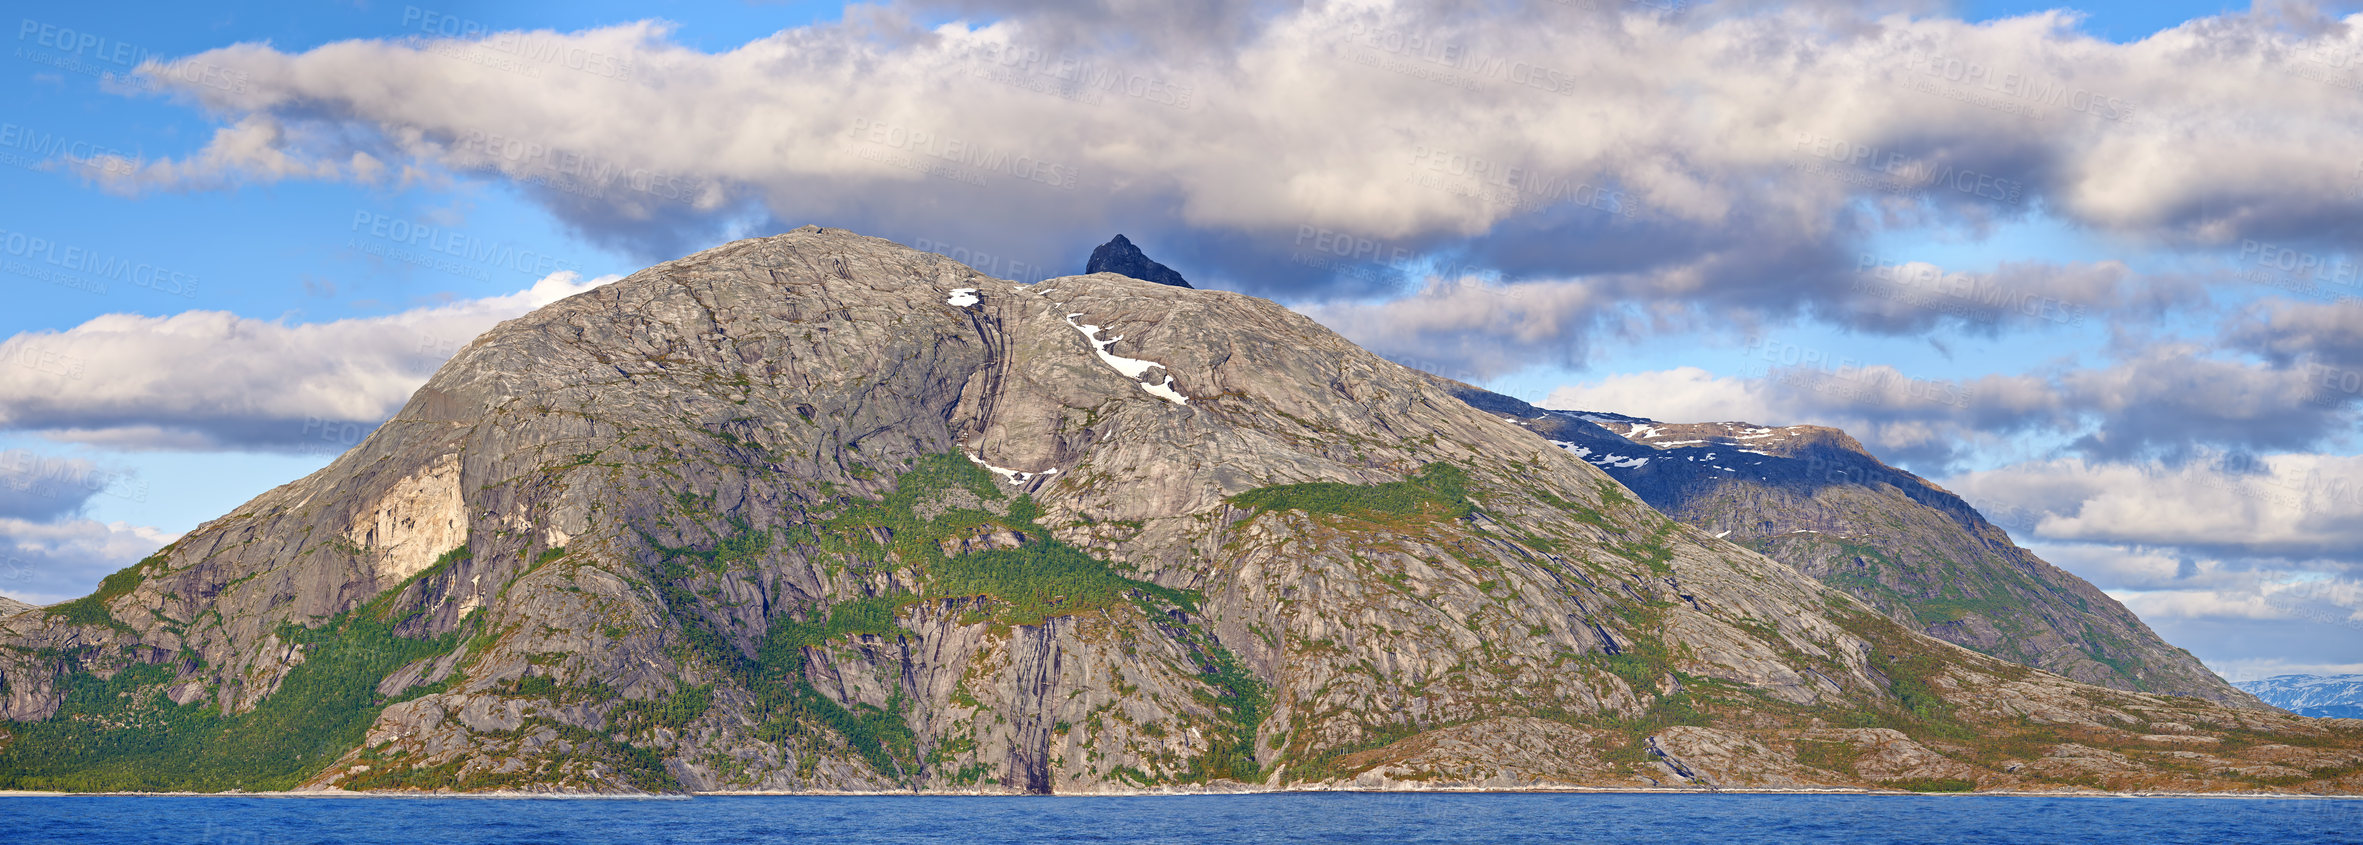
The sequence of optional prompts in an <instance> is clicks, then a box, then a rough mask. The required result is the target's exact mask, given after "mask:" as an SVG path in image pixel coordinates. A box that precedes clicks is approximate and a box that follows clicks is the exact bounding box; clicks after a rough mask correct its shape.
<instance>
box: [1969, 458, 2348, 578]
mask: <svg viewBox="0 0 2363 845" xmlns="http://www.w3.org/2000/svg"><path fill="white" fill-rule="evenodd" d="M1944 483H1945V485H1946V486H1947V487H1948V488H1950V489H1952V490H1953V491H1955V492H1957V493H1959V494H1961V496H1962V497H1963V498H1966V499H1968V500H1969V501H1970V502H1971V503H1972V504H1974V505H1976V506H1977V507H1978V508H1979V510H1981V511H1984V512H1985V513H1987V514H1988V516H1989V517H1991V518H1993V519H1995V520H1996V521H1997V522H2001V523H2003V524H2005V525H2011V526H2014V527H2018V529H2019V530H2021V531H2023V532H2027V533H2030V534H2031V536H2033V537H2035V538H2038V539H2042V540H2050V541H2078V542H2093V543H2117V544H2131V545H2141V546H2149V547H2167V548H2178V549H2184V550H2189V551H2192V552H2197V553H2206V554H2218V555H2227V556H2236V557H2274V558H2282V559H2292V560H2306V559H2318V558H2319V559H2335V560H2340V561H2346V562H2349V563H2363V457H2354V456H2336V455H2316V454H2285V455H2272V456H2267V457H2261V458H2254V459H2243V460H2238V461H2232V462H2229V463H2227V462H2224V461H2216V462H2206V461H2193V462H2189V463H2185V464H2182V465H2179V466H2168V465H2164V464H2158V463H2149V464H2111V463H2090V462H2087V461H2085V460H2083V459H2081V458H2060V459H2055V460H2047V461H2036V462H2029V463H2022V464H2017V465H2013V466H2009V467H2004V468H2001V469H1995V470H1989V471H1984V472H1972V473H1967V474H1964V475H1960V476H1955V477H1953V478H1949V479H1946V480H1945V482H1944Z"/></svg>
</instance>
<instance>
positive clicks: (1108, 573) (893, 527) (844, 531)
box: [644, 453, 1262, 780]
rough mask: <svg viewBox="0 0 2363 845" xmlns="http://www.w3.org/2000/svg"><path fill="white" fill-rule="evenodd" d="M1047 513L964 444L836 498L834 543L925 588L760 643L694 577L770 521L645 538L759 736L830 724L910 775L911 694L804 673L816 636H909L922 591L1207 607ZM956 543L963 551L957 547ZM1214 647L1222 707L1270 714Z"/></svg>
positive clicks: (913, 761) (1000, 599)
mask: <svg viewBox="0 0 2363 845" xmlns="http://www.w3.org/2000/svg"><path fill="white" fill-rule="evenodd" d="M1040 515H1041V508H1040V506H1038V505H1036V504H1035V503H1034V501H1033V500H1032V498H1031V497H1026V496H1020V497H1018V498H1016V499H1014V500H1012V499H1010V498H1009V497H1008V496H1007V495H1006V494H1004V493H1003V492H1002V491H1001V490H1000V489H999V488H998V487H997V486H996V485H995V483H994V480H993V476H992V475H991V474H990V473H988V472H987V471H985V470H984V469H983V468H981V467H979V466H977V465H976V464H974V463H973V462H971V461H969V460H968V459H967V458H965V457H964V456H961V455H959V454H957V453H950V454H940V455H931V456H927V457H924V458H921V459H920V460H919V461H917V462H916V463H915V464H914V465H913V466H912V467H911V469H909V470H908V471H906V472H904V473H903V474H902V475H901V476H899V477H898V478H897V479H896V482H895V487H894V489H892V490H890V491H888V492H887V493H886V494H885V495H884V496H882V497H880V498H879V499H877V500H875V501H842V502H839V503H838V510H837V512H835V513H834V514H831V515H829V516H828V517H826V518H824V519H822V520H820V521H819V522H818V524H817V525H815V526H813V527H812V528H810V529H807V530H810V531H812V532H813V533H812V534H811V535H809V536H810V539H811V540H812V541H813V542H814V543H815V544H817V545H818V546H819V547H820V548H821V549H822V550H824V551H831V552H836V553H839V554H843V555H846V556H848V557H850V558H852V559H854V560H855V561H857V562H861V563H866V564H869V565H884V564H888V563H890V562H891V563H893V564H896V565H902V566H914V567H916V568H917V569H918V570H919V571H920V572H921V573H922V576H923V578H922V583H921V584H920V585H919V590H918V591H917V592H912V593H893V594H886V595H875V596H866V597H862V598H857V599H853V600H849V601H842V602H837V603H835V604H832V605H828V606H826V607H821V608H815V609H812V610H810V611H808V612H807V614H806V617H805V619H803V620H801V621H799V620H796V619H793V618H788V617H781V618H778V619H775V620H773V621H772V622H771V624H770V627H769V630H767V631H766V632H765V633H764V635H763V636H762V638H761V639H760V640H758V641H757V642H756V643H755V647H754V649H753V651H754V653H753V654H752V655H751V656H750V655H748V654H746V653H745V652H744V651H742V650H741V649H740V648H738V647H737V646H736V645H734V644H733V643H732V641H731V640H730V639H729V638H728V637H727V636H725V635H724V633H723V632H722V631H720V630H717V629H716V628H715V627H714V626H713V625H712V624H711V623H710V622H709V621H708V620H707V618H706V616H705V615H704V614H701V613H698V612H697V611H696V608H698V607H699V606H700V602H701V601H702V598H701V597H700V595H699V594H698V592H697V591H695V590H693V589H691V588H690V587H689V586H688V584H689V583H690V582H691V581H692V580H694V579H695V578H697V577H698V575H699V574H700V571H701V570H703V571H705V572H709V573H714V574H720V573H722V572H724V571H725V570H726V569H727V568H728V565H729V564H731V563H733V562H735V561H738V560H742V559H746V558H750V557H753V556H755V555H758V554H761V553H762V552H764V551H765V550H767V549H768V548H769V547H770V544H771V539H772V535H771V533H769V532H764V531H758V530H756V529H754V528H752V527H751V526H749V525H748V524H747V523H745V522H744V521H739V520H735V519H734V520H732V521H731V523H730V525H731V527H732V529H733V533H731V534H730V535H727V536H725V537H723V538H722V539H721V540H719V541H717V543H716V544H715V546H714V548H712V549H708V550H696V549H686V548H674V547H669V546H664V545H662V544H659V543H657V542H656V541H655V540H654V539H649V541H648V542H649V544H650V546H651V547H652V548H654V549H656V550H657V552H658V553H659V555H660V558H661V560H662V563H661V570H662V575H663V576H664V577H663V578H662V579H661V580H660V582H659V590H660V592H661V593H662V594H663V596H664V599H665V603H666V606H667V607H669V608H672V609H673V611H674V613H675V616H676V618H677V619H678V620H679V621H680V622H681V624H682V627H683V628H684V629H685V630H686V631H687V632H688V634H689V638H690V641H691V643H692V644H693V646H695V647H696V648H697V650H698V651H699V653H700V654H701V655H703V656H704V657H705V658H706V659H707V660H708V661H710V662H711V663H713V664H714V665H717V666H719V667H722V668H723V669H724V671H726V672H728V673H729V674H730V675H732V676H733V677H734V678H736V679H737V680H738V681H739V682H740V684H741V685H742V686H743V687H745V688H746V689H747V690H748V691H749V692H751V693H753V694H754V695H755V697H756V703H755V708H754V709H755V711H756V715H757V717H758V718H759V719H761V720H762V727H761V729H760V730H759V735H761V736H762V737H763V738H764V739H766V740H768V741H772V742H780V741H783V740H787V739H789V738H791V737H796V736H806V735H810V733H811V731H812V730H813V729H814V728H815V727H825V728H827V730H828V731H829V732H831V733H834V734H835V735H836V736H838V737H842V738H843V740H844V742H845V744H846V747H847V748H848V749H849V750H851V751H852V752H854V753H855V754H857V755H859V756H860V757H861V758H862V759H863V760H864V761H866V762H868V763H869V764H870V766H871V768H873V769H875V770H876V771H878V772H879V773H880V774H882V775H885V776H887V777H890V778H898V779H906V780H907V779H908V778H910V777H911V776H913V775H916V774H917V773H918V771H919V767H920V761H919V759H918V739H917V737H916V735H915V734H914V733H913V732H912V730H911V728H910V725H909V723H908V721H907V720H906V718H905V712H906V704H905V702H904V701H903V700H902V698H901V696H900V694H899V692H898V693H897V694H896V695H895V696H894V697H892V698H890V699H889V700H888V701H887V703H886V705H885V706H884V707H878V706H873V705H869V704H854V705H850V706H847V705H843V704H840V703H838V702H837V701H835V700H834V699H832V698H830V697H829V696H826V695H823V694H821V693H820V692H819V691H818V690H816V689H814V688H813V687H812V685H811V683H810V682H809V681H808V680H807V679H806V677H805V673H804V666H805V660H806V649H810V648H815V647H820V646H825V645H827V644H829V643H831V642H835V641H839V640H841V639H843V638H846V637H851V636H861V635H872V636H879V637H899V636H902V635H903V634H904V632H903V631H902V630H901V629H900V628H899V627H898V626H897V624H896V623H895V615H896V614H897V613H898V612H899V611H900V610H901V609H902V608H904V607H905V606H908V605H910V604H911V603H913V602H917V601H922V600H929V599H952V598H969V597H976V598H981V599H983V600H985V601H986V602H987V603H988V606H989V607H990V608H991V609H990V610H989V611H988V612H989V614H990V615H989V617H988V618H990V619H991V620H992V621H994V622H996V623H999V624H1011V625H1039V624H1041V623H1043V622H1044V621H1045V620H1048V619H1050V618H1052V617H1057V616H1067V615H1073V614H1078V613H1090V612H1108V611H1112V610H1116V609H1118V608H1121V607H1123V606H1124V605H1126V604H1137V605H1139V606H1140V607H1141V608H1142V609H1143V611H1144V612H1149V613H1154V614H1158V615H1162V614H1163V612H1164V611H1165V610H1166V609H1168V608H1179V609H1190V608H1194V607H1196V606H1197V600H1198V597H1197V596H1196V594H1194V593H1191V592H1189V591H1186V590H1176V589H1172V588H1168V587H1162V586H1159V585H1156V584H1152V583H1149V582H1146V581H1139V580H1135V579H1131V578H1126V577H1124V576H1122V575H1119V574H1117V573H1116V572H1115V571H1114V570H1113V569H1112V568H1110V567H1109V566H1108V564H1107V562H1106V561H1103V560H1100V559H1099V558H1097V557H1094V556H1092V555H1091V554H1089V553H1087V552H1085V551H1083V550H1081V549H1077V548H1075V547H1073V546H1070V545H1067V544H1065V543H1062V542H1060V541H1058V540H1056V539H1054V538H1052V537H1051V536H1050V531H1049V529H1047V528H1044V527H1042V526H1041V525H1040V524H1039V523H1038V522H1036V521H1035V520H1037V519H1038V518H1039V517H1040ZM644 536H645V535H644ZM991 536H1000V537H1003V538H1007V537H1011V536H1014V537H1016V538H1019V539H1018V540H1017V544H1016V545H1015V546H1014V547H1008V546H1007V545H1006V543H1007V541H1006V540H1003V541H1002V542H1001V543H999V544H993V543H987V544H984V545H986V546H987V547H985V548H960V545H959V544H961V543H962V542H963V541H970V540H975V539H978V538H985V537H991ZM947 545H949V546H953V547H955V548H960V550H959V551H957V552H956V553H951V554H947V553H946V551H945V549H946V546H947ZM1208 642H1211V639H1209V640H1208ZM1210 652H1211V653H1213V654H1216V655H1218V656H1216V657H1212V658H1210V659H1211V660H1213V661H1214V662H1215V664H1216V666H1217V669H1216V670H1215V671H1214V672H1212V673H1211V674H1210V677H1209V681H1208V682H1209V684H1210V685H1212V686H1214V687H1215V688H1216V689H1218V690H1221V693H1220V694H1218V695H1216V696H1214V697H1215V698H1216V699H1219V701H1220V702H1222V706H1223V707H1224V708H1225V709H1224V710H1223V712H1225V713H1231V714H1242V713H1248V714H1252V713H1260V712H1261V707H1262V705H1261V704H1260V703H1259V702H1260V698H1257V696H1260V694H1261V693H1260V687H1259V686H1253V679H1252V678H1248V677H1246V676H1245V674H1244V672H1243V671H1240V670H1238V669H1237V667H1236V663H1235V661H1232V660H1231V659H1230V655H1229V653H1228V652H1223V651H1220V650H1219V646H1218V647H1214V648H1213V649H1210ZM1223 667H1229V670H1228V671H1227V672H1226V671H1225V669H1224V668H1223ZM1234 676H1236V677H1234ZM1242 678H1244V680H1242ZM1256 718H1258V719H1260V716H1257V717H1256ZM1253 742H1254V729H1253V727H1249V728H1247V729H1246V738H1245V739H1244V740H1241V741H1237V742H1235V743H1234V744H1235V745H1237V746H1238V747H1239V748H1241V749H1244V751H1241V752H1238V753H1239V754H1242V755H1245V756H1248V757H1252V745H1253ZM1252 765H1253V764H1252V762H1247V763H1239V762H1236V761H1235V760H1232V759H1230V758H1224V759H1222V760H1218V761H1213V762H1210V763H1208V767H1209V769H1210V770H1212V769H1214V768H1220V769H1221V770H1222V771H1224V772H1235V771H1252Z"/></svg>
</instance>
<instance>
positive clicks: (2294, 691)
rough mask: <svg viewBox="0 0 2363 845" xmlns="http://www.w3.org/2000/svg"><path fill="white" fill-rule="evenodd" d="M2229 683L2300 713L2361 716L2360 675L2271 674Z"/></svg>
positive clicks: (2362, 680) (2362, 681)
mask: <svg viewBox="0 0 2363 845" xmlns="http://www.w3.org/2000/svg"><path fill="white" fill-rule="evenodd" d="M2233 686H2236V687H2239V688H2241V689H2244V690H2247V691H2249V692H2251V693H2254V694H2255V695H2256V697H2258V698H2261V699H2264V700H2265V703H2266V704H2270V705H2273V706H2274V707H2279V708H2281V709H2283V710H2287V711H2289V712H2291V713H2295V714H2297V715H2300V716H2321V717H2325V718H2338V719H2363V675H2275V676H2273V677H2270V678H2266V679H2264V680H2261V681H2242V682H2240V683H2237V684H2233Z"/></svg>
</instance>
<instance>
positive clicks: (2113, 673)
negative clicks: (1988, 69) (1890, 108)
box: [1452, 382, 2262, 707]
mask: <svg viewBox="0 0 2363 845" xmlns="http://www.w3.org/2000/svg"><path fill="white" fill-rule="evenodd" d="M1453 384H1455V385H1458V387H1455V388H1452V389H1453V390H1455V391H1456V392H1457V393H1458V394H1459V395H1461V396H1462V397H1463V399H1464V400H1466V401H1469V402H1470V403H1471V404H1473V405H1475V406H1477V407H1478V408H1479V409H1481V410H1486V411H1490V412H1492V413H1495V414H1498V415H1500V416H1502V417H1503V418H1505V419H1509V420H1513V421H1515V422H1517V423H1518V424H1520V425H1522V426H1525V427H1526V428H1528V429H1530V430H1532V431H1534V432H1536V433H1538V434H1541V435H1542V436H1543V437H1544V438H1546V439H1548V440H1550V441H1552V442H1554V443H1557V444H1559V446H1560V447H1561V448H1563V449H1566V450H1567V451H1568V452H1570V453H1572V454H1574V455H1575V456H1577V457H1579V458H1582V459H1584V460H1585V461H1586V462H1588V463H1590V464H1592V465H1593V466H1597V467H1599V468H1601V469H1603V470H1606V471H1607V472H1608V474H1609V475H1611V476H1614V477H1615V478H1616V480H1618V481H1621V482H1624V485H1625V486H1626V487H1630V488H1632V489H1633V492H1635V493H1638V494H1640V496H1641V498H1642V499H1643V500H1645V501H1647V502H1649V504H1650V505H1652V506H1655V507H1656V508H1657V509H1658V510H1660V511H1664V512H1665V513H1666V514H1667V515H1669V516H1672V517H1674V518H1676V519H1679V520H1682V521H1683V522H1686V523H1689V524H1691V525H1693V526H1696V527H1698V528H1699V529H1701V530H1704V531H1706V532H1708V533H1710V534H1714V535H1715V536H1717V537H1721V538H1723V539H1726V540H1729V541H1731V542H1733V543H1738V544H1740V545H1743V546H1746V547H1748V548H1751V549H1755V550H1756V551H1759V552H1763V553H1764V554H1765V555H1766V556H1768V557H1771V558H1773V559H1775V560H1779V561H1782V562H1784V563H1787V564H1789V565H1791V566H1795V567H1797V568H1798V569H1799V570H1801V571H1803V572H1804V573H1805V574H1807V575H1811V576H1813V577H1815V578H1817V579H1820V580H1821V581H1822V582H1823V583H1826V584H1829V585H1830V586H1833V587H1837V588H1838V589H1841V590H1844V591H1846V592H1848V593H1850V594H1853V595H1854V597H1855V598H1858V599H1862V600H1863V601H1865V602H1867V603H1869V604H1870V605H1871V606H1873V607H1877V608H1879V609H1880V611H1882V612H1884V613H1886V614H1887V615H1888V616H1889V617H1891V618H1893V619H1895V620H1896V621H1898V622H1901V623H1903V624H1905V625H1907V626H1909V627H1912V628H1914V629H1917V630H1919V631H1920V632H1921V633H1925V634H1927V635H1929V636H1932V637H1936V638H1937V639H1941V640H1945V641H1947V642H1951V643H1954V644H1956V645H1960V646H1963V647H1966V648H1970V649H1973V650H1976V651H1979V652H1982V653H1985V654H1989V655H1993V656H1995V657H1999V658H2002V659H2004V660H2009V661H2012V662H2015V663H2020V664H2024V665H2027V666H2033V667H2035V668H2038V669H2043V670H2045V671H2049V672H2053V673H2057V674H2060V675H2064V676H2067V677H2069V678H2074V679H2076V680H2079V681H2083V682H2085V683H2089V684H2098V685H2101V686H2107V687H2115V688H2117V689H2123V690H2134V691H2141V692H2162V693H2169V694H2173V695H2188V696H2196V697H2199V698H2205V699H2208V700H2211V701H2218V702H2223V703H2226V704H2233V705H2237V706H2242V707H2261V706H2262V704H2261V703H2259V702H2258V701H2257V700H2256V699H2255V698H2253V697H2251V696H2249V695H2248V694H2247V693H2245V692H2242V691H2240V690H2239V689H2237V688H2235V687H2233V686H2232V685H2231V684H2230V683H2227V682H2225V681H2224V680H2223V679H2222V678H2220V677H2217V676H2216V674H2215V673H2214V672H2211V671H2208V669H2207V667H2205V666H2204V665H2201V664H2200V663H2199V661H2198V659H2197V658H2195V657H2193V656H2191V654H2190V653H2189V652H2186V651H2184V650H2182V649H2179V648H2176V647H2174V646H2172V645H2169V644H2167V643H2166V641H2165V640H2164V639H2162V638H2160V637H2159V636H2158V635H2157V633H2156V632H2154V631H2152V630H2150V627H2149V626H2148V625H2147V624H2144V623H2143V622H2142V621H2141V619H2140V618H2139V617H2136V616H2135V615H2134V614H2133V612H2132V611H2130V610H2127V609H2125V606H2124V605H2121V604H2119V603H2117V601H2116V600H2115V599H2112V598H2109V597H2108V595H2107V594H2105V593H2102V592H2101V591H2100V590H2099V589H2098V588H2096V587H2094V586H2092V585H2091V584H2090V583H2087V582H2086V581H2084V579H2081V578H2078V577H2076V576H2075V575H2073V574H2070V573H2068V572H2066V571H2063V570H2061V569H2059V568H2058V567H2055V566H2052V565H2051V564H2049V563H2047V562H2045V561H2044V560H2042V559H2041V558H2038V557H2036V556H2035V555H2034V553H2032V552H2029V551H2027V550H2026V549H2022V548H2019V547H2018V546H2017V545H2015V544H2013V543H2011V541H2010V537H2009V535H2007V534H2005V533H2004V532H2003V531H2002V529H2000V528H1998V527H1996V526H1995V525H1994V524H1993V523H1991V522H1988V521H1986V519H1985V517H1983V516H1982V515H1980V514H1979V513H1978V512H1977V510H1976V509H1975V508H1972V507H1970V506H1969V503H1968V502H1965V501H1962V500H1961V498H1960V497H1959V496H1955V495H1953V494H1952V493H1950V492H1947V491H1946V490H1945V489H1944V488H1941V487H1938V486H1936V485H1935V484H1932V483H1929V482H1928V481H1927V480H1926V479H1923V478H1920V477H1919V476H1916V475H1913V474H1911V473H1909V472H1905V471H1903V470H1900V469H1896V468H1895V467H1891V466H1888V465H1887V464H1885V463H1883V462H1881V461H1880V460H1879V459H1878V458H1876V457H1873V456H1872V455H1871V454H1870V453H1869V452H1868V451H1867V450H1865V449H1864V448H1863V447H1862V444H1861V443H1858V442H1856V441H1855V439H1854V438H1852V437H1849V436H1847V435H1846V433H1845V432H1843V431H1839V430H1838V429H1834V428H1824V427H1820V426H1809V425H1799V426H1786V427H1780V428H1772V427H1766V426H1757V425H1750V424H1747V423H1732V422H1724V423H1665V422H1659V421H1656V420H1650V419H1644V418H1641V417H1632V416H1625V415H1621V414H1612V413H1600V412H1571V411H1552V410H1545V409H1542V408H1537V407H1534V406H1532V405H1529V404H1527V403H1525V402H1522V401H1519V400H1517V399H1514V398H1511V397H1508V396H1503V395H1500V394H1497V393H1491V392H1488V391H1483V390H1481V389H1479V388H1475V387H1470V386H1468V385H1462V384H1459V383H1458V382H1453Z"/></svg>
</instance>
